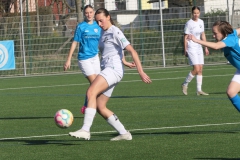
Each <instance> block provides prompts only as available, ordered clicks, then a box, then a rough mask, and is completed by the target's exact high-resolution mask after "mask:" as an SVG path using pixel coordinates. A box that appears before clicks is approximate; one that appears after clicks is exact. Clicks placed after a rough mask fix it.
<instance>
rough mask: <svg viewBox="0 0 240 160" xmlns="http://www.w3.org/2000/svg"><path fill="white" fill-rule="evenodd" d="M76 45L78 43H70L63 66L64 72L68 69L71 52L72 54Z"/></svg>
mask: <svg viewBox="0 0 240 160" xmlns="http://www.w3.org/2000/svg"><path fill="white" fill-rule="evenodd" d="M77 43H78V42H76V41H73V42H72V45H71V48H70V51H69V53H68V58H67V60H66V62H65V64H64V66H63V69H64V71H66V70H67V69H70V66H71V59H72V55H73V52H74V50H75V48H76V47H77Z"/></svg>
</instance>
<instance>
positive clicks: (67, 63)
mask: <svg viewBox="0 0 240 160" xmlns="http://www.w3.org/2000/svg"><path fill="white" fill-rule="evenodd" d="M70 66H71V61H70V60H67V61H66V63H65V64H64V66H63V70H64V71H66V70H67V69H70Z"/></svg>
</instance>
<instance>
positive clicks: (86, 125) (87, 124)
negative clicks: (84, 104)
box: [82, 108, 96, 132]
mask: <svg viewBox="0 0 240 160" xmlns="http://www.w3.org/2000/svg"><path fill="white" fill-rule="evenodd" d="M95 114H96V109H94V108H86V109H85V114H84V121H83V126H82V129H83V130H85V131H87V132H90V128H91V126H92V123H93V119H94V117H95Z"/></svg>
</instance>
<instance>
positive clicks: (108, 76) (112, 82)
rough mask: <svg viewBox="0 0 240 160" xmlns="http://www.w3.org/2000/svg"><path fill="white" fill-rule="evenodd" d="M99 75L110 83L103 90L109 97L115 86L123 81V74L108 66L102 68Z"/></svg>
mask: <svg viewBox="0 0 240 160" xmlns="http://www.w3.org/2000/svg"><path fill="white" fill-rule="evenodd" d="M99 75H101V76H102V77H103V78H104V79H105V80H106V81H107V83H108V86H109V87H108V88H107V89H106V90H105V91H104V92H103V94H104V95H105V96H107V97H111V95H112V92H113V89H114V87H115V86H116V85H117V84H118V82H120V81H121V79H122V77H123V75H122V74H119V73H118V72H116V71H115V70H114V69H112V68H110V67H107V68H105V69H104V70H102V71H101V72H100V73H99Z"/></svg>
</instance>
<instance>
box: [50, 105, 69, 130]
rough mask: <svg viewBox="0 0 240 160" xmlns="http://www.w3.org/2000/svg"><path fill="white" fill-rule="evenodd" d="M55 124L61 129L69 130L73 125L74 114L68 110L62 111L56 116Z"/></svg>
mask: <svg viewBox="0 0 240 160" xmlns="http://www.w3.org/2000/svg"><path fill="white" fill-rule="evenodd" d="M54 120H55V123H56V125H57V126H58V127H60V128H68V127H70V126H71V125H72V123H73V114H72V112H70V111H69V110H67V109H61V110H59V111H57V112H56V114H55V116H54Z"/></svg>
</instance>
